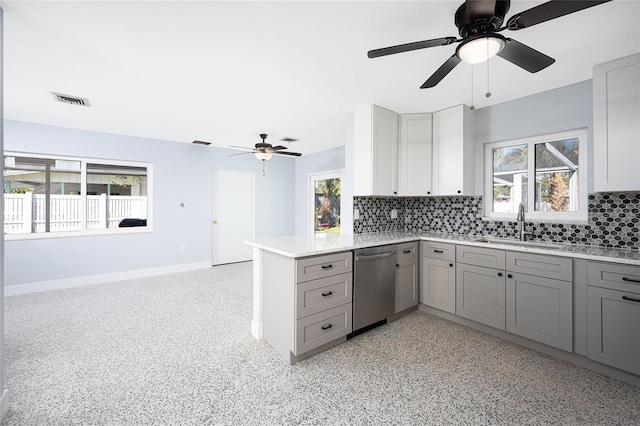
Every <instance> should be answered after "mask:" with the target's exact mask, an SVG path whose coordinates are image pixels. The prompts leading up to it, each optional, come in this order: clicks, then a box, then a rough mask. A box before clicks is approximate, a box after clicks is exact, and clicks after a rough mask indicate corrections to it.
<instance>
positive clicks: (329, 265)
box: [322, 264, 333, 269]
mask: <svg viewBox="0 0 640 426" xmlns="http://www.w3.org/2000/svg"><path fill="white" fill-rule="evenodd" d="M332 268H333V265H332V264H328V265H322V269H332Z"/></svg>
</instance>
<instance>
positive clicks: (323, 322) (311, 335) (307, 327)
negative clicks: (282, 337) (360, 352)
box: [294, 303, 353, 356]
mask: <svg viewBox="0 0 640 426" xmlns="http://www.w3.org/2000/svg"><path fill="white" fill-rule="evenodd" d="M352 320H353V313H352V304H351V303H348V304H346V305H342V306H338V307H337V308H333V309H329V310H328V311H323V312H320V313H318V314H315V315H310V316H308V317H306V318H302V319H299V320H297V321H296V341H295V345H294V346H295V348H294V355H296V356H297V355H300V354H303V353H305V352H308V351H310V350H311V349H314V348H317V347H318V346H322V345H324V344H325V343H329V342H331V341H333V340H335V339H338V338H340V337H343V336H346V335H347V334H349V333H351V331H352Z"/></svg>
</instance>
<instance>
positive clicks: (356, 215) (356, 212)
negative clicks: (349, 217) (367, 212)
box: [353, 209, 360, 220]
mask: <svg viewBox="0 0 640 426" xmlns="http://www.w3.org/2000/svg"><path fill="white" fill-rule="evenodd" d="M358 219H360V210H359V209H353V220H358Z"/></svg>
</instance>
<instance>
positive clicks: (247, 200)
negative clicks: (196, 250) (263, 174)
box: [211, 170, 255, 265]
mask: <svg viewBox="0 0 640 426" xmlns="http://www.w3.org/2000/svg"><path fill="white" fill-rule="evenodd" d="M254 181H255V174H254V173H253V172H246V171H240V170H214V171H213V197H212V198H213V210H212V211H213V215H212V225H211V229H212V245H213V247H212V250H211V263H212V264H213V265H221V264H224V263H234V262H244V261H247V260H251V258H252V255H253V251H252V249H251V247H250V246H248V245H246V244H244V243H243V241H244V240H252V239H253V237H254V198H255V197H254Z"/></svg>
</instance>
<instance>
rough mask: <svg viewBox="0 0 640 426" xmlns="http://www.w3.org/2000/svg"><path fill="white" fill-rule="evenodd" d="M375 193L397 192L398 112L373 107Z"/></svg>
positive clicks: (392, 193) (391, 193)
mask: <svg viewBox="0 0 640 426" xmlns="http://www.w3.org/2000/svg"><path fill="white" fill-rule="evenodd" d="M372 114H373V134H372V138H373V140H372V148H373V194H372V195H395V194H397V181H396V175H397V172H396V165H397V161H398V160H397V157H396V156H397V152H398V114H396V113H395V112H393V111H389V110H386V109H384V108H380V107H376V106H374V107H373V111H372Z"/></svg>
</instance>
